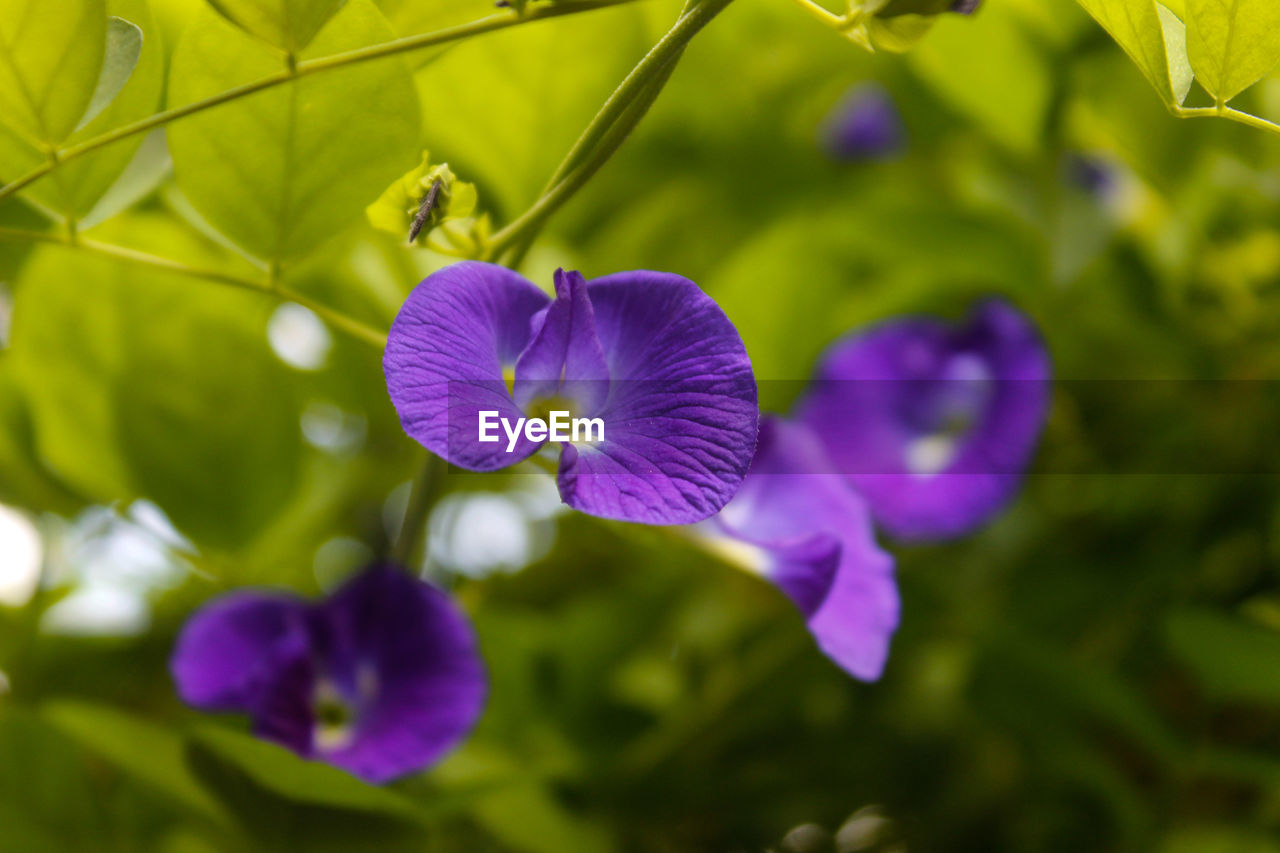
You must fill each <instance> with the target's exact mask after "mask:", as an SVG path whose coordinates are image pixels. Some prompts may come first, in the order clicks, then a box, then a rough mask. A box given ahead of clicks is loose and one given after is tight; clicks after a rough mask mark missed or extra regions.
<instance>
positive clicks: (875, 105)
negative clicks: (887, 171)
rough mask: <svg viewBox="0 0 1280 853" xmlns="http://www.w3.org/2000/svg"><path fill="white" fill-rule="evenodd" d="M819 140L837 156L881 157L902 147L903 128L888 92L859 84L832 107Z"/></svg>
mask: <svg viewBox="0 0 1280 853" xmlns="http://www.w3.org/2000/svg"><path fill="white" fill-rule="evenodd" d="M820 141H821V142H822V146H823V148H824V149H825V150H826V151H827V153H828V154H829V155H831V157H833V158H835V159H836V160H847V161H848V160H872V159H882V158H885V157H889V156H892V155H894V154H897V153H898V152H899V151H900V150H902V147H903V145H904V144H905V142H906V131H905V129H904V128H903V126H902V118H901V116H899V115H898V108H897V107H896V106H895V105H894V103H893V99H892V98H891V97H889V93H888V92H887V91H885V89H884V88H883V87H881V86H878V85H862V86H855V87H854V88H853V89H850V90H849V92H848V93H847V94H846V95H845V96H844V97H843V98H842V99H841V100H840V102H839V103H838V104H836V106H835V108H834V109H832V111H831V113H830V114H829V115H828V116H827V118H826V120H825V121H823V123H822V128H821V130H820Z"/></svg>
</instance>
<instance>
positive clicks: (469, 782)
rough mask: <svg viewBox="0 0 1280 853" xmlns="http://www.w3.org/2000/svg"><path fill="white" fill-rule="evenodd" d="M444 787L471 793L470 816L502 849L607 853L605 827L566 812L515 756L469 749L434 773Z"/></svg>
mask: <svg viewBox="0 0 1280 853" xmlns="http://www.w3.org/2000/svg"><path fill="white" fill-rule="evenodd" d="M436 777H437V778H438V779H439V781H440V783H441V785H442V787H444V788H446V789H449V788H462V789H463V790H468V791H472V792H473V793H472V795H471V796H472V802H471V803H470V806H469V811H470V812H471V814H472V816H473V817H474V818H475V820H476V821H478V822H479V823H480V824H481V825H482V826H484V828H485V829H487V830H488V831H489V832H491V833H493V835H494V837H495V838H497V839H499V840H500V841H501V842H502V844H503V847H504V848H505V849H508V850H512V851H518V853H562V851H565V850H575V851H582V853H609V851H614V850H617V845H616V844H615V843H614V841H613V840H612V839H611V838H610V837H609V835H608V834H607V832H606V831H605V830H604V828H603V827H601V826H599V825H597V824H596V823H594V822H593V821H591V820H590V819H586V818H584V817H582V816H579V815H577V814H575V813H574V812H573V811H571V810H569V809H567V808H566V807H565V806H564V805H563V804H562V803H560V802H559V800H558V799H557V798H556V797H555V796H554V794H553V792H552V790H551V789H550V787H549V786H548V785H547V784H546V782H545V781H543V780H541V779H539V778H538V777H537V776H536V775H535V774H534V773H532V772H530V770H529V768H528V766H527V765H525V764H524V763H522V762H521V761H520V760H518V759H517V758H516V757H514V756H511V755H508V754H506V753H502V752H498V751H496V750H493V749H486V748H484V747H483V746H478V745H475V744H468V745H467V746H466V747H464V748H463V749H462V750H460V751H459V752H458V753H456V754H455V755H453V756H451V757H450V758H449V760H448V761H446V762H444V763H443V764H441V765H440V767H439V768H438V769H437V771H436Z"/></svg>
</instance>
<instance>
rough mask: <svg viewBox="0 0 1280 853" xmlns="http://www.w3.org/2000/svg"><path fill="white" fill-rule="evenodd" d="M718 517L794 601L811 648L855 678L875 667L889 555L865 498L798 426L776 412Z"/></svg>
mask: <svg viewBox="0 0 1280 853" xmlns="http://www.w3.org/2000/svg"><path fill="white" fill-rule="evenodd" d="M719 520H720V522H721V524H722V525H723V527H724V528H725V529H726V530H727V531H729V532H730V534H731V535H733V536H734V537H735V538H737V539H739V540H740V541H743V542H746V543H748V544H750V545H754V546H756V547H757V548H760V549H762V550H763V551H764V553H765V554H766V557H767V565H766V566H765V572H766V575H767V576H768V577H769V579H770V580H772V581H773V582H774V583H776V584H777V585H778V586H779V587H780V588H781V589H782V590H783V591H784V592H786V593H787V595H788V596H790V597H791V599H792V600H793V601H794V602H795V603H796V606H797V607H798V608H799V609H800V611H801V612H802V613H803V614H804V615H805V617H806V619H807V620H808V624H809V630H810V631H811V632H812V633H813V635H814V639H815V640H816V641H817V643H818V646H819V648H821V649H822V650H823V652H824V653H826V654H827V656H828V657H830V658H831V659H832V660H833V661H835V662H836V663H837V664H839V665H840V666H841V667H842V668H843V669H844V670H846V671H847V672H849V673H850V674H852V675H854V676H855V677H857V678H861V679H864V680H868V681H871V680H875V679H877V678H879V677H880V674H881V672H882V671H883V669H884V663H885V660H886V659H887V657H888V654H889V642H890V639H891V638H892V636H893V632H894V630H895V629H896V628H897V625H898V591H897V586H896V584H895V582H894V578H893V558H892V557H891V556H890V555H889V554H887V553H885V552H884V551H882V550H881V549H880V547H879V546H878V545H877V544H876V542H875V536H874V533H873V531H872V528H871V520H870V515H869V514H868V512H867V507H866V504H865V502H864V501H863V500H862V499H861V498H860V497H859V496H858V495H857V493H855V492H854V491H853V489H852V488H851V487H850V486H849V484H848V483H847V482H846V481H845V479H844V478H843V477H841V476H840V475H839V474H836V473H833V472H832V469H831V466H830V462H829V461H828V459H827V457H826V455H825V454H824V452H823V450H822V448H821V446H820V444H819V442H818V440H817V438H816V437H815V436H814V435H813V434H812V433H811V432H810V431H809V430H808V429H806V428H805V427H803V426H802V425H799V424H794V423H788V422H786V421H783V420H781V419H777V418H765V419H764V420H763V421H762V422H761V425H760V443H759V446H758V448H757V451H756V457H755V460H754V461H753V462H752V466H751V471H750V472H749V473H748V474H747V478H746V482H745V483H743V486H742V489H741V490H740V491H739V493H738V495H737V496H736V497H735V498H734V499H733V500H732V501H730V503H729V505H728V506H726V507H725V508H724V511H723V512H722V513H721V514H720V516H719Z"/></svg>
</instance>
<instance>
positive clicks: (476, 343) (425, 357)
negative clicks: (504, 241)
mask: <svg viewBox="0 0 1280 853" xmlns="http://www.w3.org/2000/svg"><path fill="white" fill-rule="evenodd" d="M383 367H384V370H385V372H386V378H387V389H388V391H389V393H390V395H391V400H392V402H393V403H394V404H395V408H396V411H397V412H398V413H399V416H400V422H401V424H402V425H403V426H404V429H405V431H406V432H407V433H408V434H409V435H410V436H411V437H413V438H414V439H415V440H417V441H418V442H419V443H421V444H422V445H423V446H425V447H426V448H427V449H428V450H430V451H432V452H433V453H436V454H437V455H439V456H441V457H443V458H445V459H447V460H448V461H449V462H451V463H453V464H455V465H457V466H459V467H461V468H465V469H467V470H471V471H493V470H497V469H500V468H506V467H508V466H510V465H514V464H516V463H517V462H520V461H522V460H524V459H527V458H528V457H529V456H531V455H533V454H534V453H536V452H538V450H539V449H540V448H541V447H543V446H546V445H548V444H555V445H559V447H560V459H559V467H558V470H557V475H556V481H557V485H558V486H559V490H560V496H561V499H562V500H563V501H564V502H565V503H566V504H568V505H569V506H571V507H573V508H575V509H578V510H581V511H582V512H586V513H589V514H591V515H597V516H602V517H605V518H613V519H621V520H624V521H636V522H643V523H647V524H686V523H692V522H696V521H701V520H702V519H705V518H708V517H710V516H711V515H713V514H715V513H716V512H717V511H718V510H719V509H720V508H721V507H723V506H724V505H725V504H726V503H727V502H728V501H729V499H730V498H731V497H732V496H733V494H734V492H736V491H737V489H738V486H739V485H740V484H741V483H742V479H743V477H744V476H745V475H746V471H747V467H748V466H749V465H750V463H751V456H752V453H753V451H754V449H755V441H756V431H757V421H758V418H759V410H758V408H757V404H756V384H755V377H754V375H753V374H752V371H751V363H750V361H749V360H748V358H747V353H746V348H745V347H744V346H743V343H742V339H741V338H740V337H739V336H738V332H737V330H736V329H734V327H733V324H732V323H730V322H729V319H728V318H727V317H726V316H725V315H724V312H723V311H721V310H720V308H719V306H717V305H716V304H715V302H714V301H712V299H711V298H710V297H708V296H707V295H706V294H704V293H703V292H702V291H701V290H700V289H699V288H698V286H697V285H695V284H694V283H693V282H691V281H689V280H688V279H686V278H682V277H680V276H678V275H673V274H670V273H660V272H646V271H637V272H623V273H616V274H614V275H608V276H605V277H603V278H598V279H595V280H593V281H590V282H588V281H586V280H585V279H584V278H583V277H582V276H581V275H579V274H578V273H576V272H564V271H557V273H556V275H555V297H554V299H553V298H549V297H548V296H547V295H546V294H544V293H543V292H542V291H541V290H539V289H538V288H537V287H536V286H534V285H533V284H532V283H531V282H529V281H528V280H526V279H524V278H523V277H521V276H520V275H518V274H517V273H515V272H512V271H511V270H508V269H505V268H503V267H499V266H495V265H493V264H487V263H480V262H463V263H458V264H454V265H452V266H449V267H445V268H444V269H441V270H439V271H438V272H436V273H433V274H432V275H431V276H429V277H428V278H427V279H426V280H425V281H423V282H422V283H421V284H419V285H418V286H417V287H416V288H415V289H414V291H413V292H412V293H411V294H410V295H409V298H408V300H407V301H406V302H405V304H404V307H403V308H402V309H401V311H400V314H399V315H398V316H397V317H396V320H395V322H394V324H393V325H392V327H391V332H390V335H389V337H388V340H387V349H386V354H385V356H384V358H383ZM556 412H561V413H568V416H567V417H566V421H568V420H569V419H572V420H573V421H575V422H577V421H582V422H584V424H583V430H582V431H581V432H580V433H579V432H577V431H576V430H575V433H574V434H573V435H571V436H569V438H570V440H552V437H551V436H550V435H549V434H548V432H547V431H546V429H545V426H546V424H547V419H548V417H549V416H553V415H554V414H555V413H556ZM535 419H540V421H541V423H542V426H543V427H544V428H542V429H540V430H535V429H534V428H533V422H534V420H535ZM499 424H501V428H499ZM564 435H565V434H564V433H561V434H560V437H561V438H563V437H564Z"/></svg>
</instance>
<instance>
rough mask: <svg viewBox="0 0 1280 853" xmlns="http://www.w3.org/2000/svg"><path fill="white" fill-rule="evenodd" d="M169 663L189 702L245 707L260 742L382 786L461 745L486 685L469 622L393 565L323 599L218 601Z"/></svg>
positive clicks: (254, 596)
mask: <svg viewBox="0 0 1280 853" xmlns="http://www.w3.org/2000/svg"><path fill="white" fill-rule="evenodd" d="M170 668H171V670H172V672H173V678H174V681H175V682H176V684H177V687H178V695H179V696H181V697H182V699H183V701H185V702H187V703H188V704H190V705H193V706H195V707H197V708H202V709H204V710H209V711H238V712H243V713H247V714H248V715H249V716H250V717H251V718H252V719H253V728H254V733H255V734H257V735H258V736H259V737H262V738H265V739H267V740H271V741H275V742H276V743H279V744H282V745H283V746H286V747H288V748H289V749H292V750H293V751H294V752H296V753H298V754H299V755H301V756H303V757H305V758H312V759H318V760H320V761H325V762H328V763H329V764H333V765H336V766H338V767H341V768H343V769H345V770H347V771H349V772H351V773H353V774H355V775H356V776H359V777H360V778H362V779H364V780H365V781H367V782H371V783H375V784H377V783H382V782H387V781H389V780H391V779H395V778H397V777H399V776H404V775H406V774H409V773H413V772H416V771H419V770H421V769H423V768H424V767H426V766H428V765H429V764H431V763H433V762H434V761H436V760H438V759H439V758H440V757H441V756H442V755H444V753H445V752H447V751H448V750H449V749H450V748H452V747H453V746H454V745H455V744H457V742H458V741H459V740H461V739H462V738H463V737H464V736H465V735H466V734H467V732H469V731H470V730H471V728H472V726H473V725H474V724H475V722H476V720H477V719H478V718H479V716H480V711H481V709H482V707H483V705H484V697H485V689H486V688H485V675H484V665H483V663H482V662H481V659H480V654H479V651H478V650H477V648H476V640H475V636H474V635H473V634H472V631H471V626H470V624H469V623H468V622H467V619H466V617H465V616H464V615H463V614H462V612H461V611H459V610H458V608H457V607H456V606H455V605H454V604H453V603H452V602H451V601H450V600H449V598H448V597H447V596H446V595H445V594H444V593H442V592H440V591H439V590H437V589H435V588H434V587H432V586H430V585H428V584H426V583H423V582H421V581H419V580H417V579H415V578H413V577H410V576H409V575H408V574H406V573H405V572H403V571H401V570H399V569H397V568H395V567H392V566H375V567H373V568H370V569H368V570H366V571H365V572H363V573H361V574H360V575H358V576H356V577H355V578H353V579H352V580H350V581H348V582H347V583H346V585H345V586H343V587H342V588H341V589H339V590H338V591H337V592H335V593H334V594H333V595H332V596H331V597H330V598H329V599H327V600H325V601H321V602H315V603H312V602H307V601H305V600H302V599H300V598H297V597H296V596H293V595H289V594H286V593H276V592H253V591H239V592H233V593H230V594H228V595H225V596H223V597H221V598H218V599H216V600H214V601H212V602H210V603H209V604H207V605H205V606H204V607H203V608H202V609H201V610H200V611H199V612H198V613H196V614H195V615H194V616H193V617H192V618H191V619H190V621H188V622H187V624H186V626H185V627H184V628H183V630H182V633H181V635H180V636H179V638H178V643H177V648H176V649H175V650H174V653H173V658H172V660H171V661H170Z"/></svg>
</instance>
